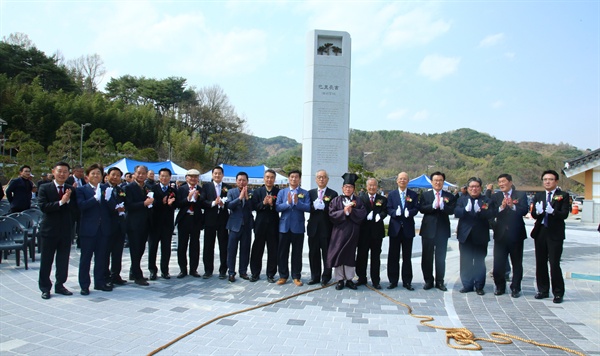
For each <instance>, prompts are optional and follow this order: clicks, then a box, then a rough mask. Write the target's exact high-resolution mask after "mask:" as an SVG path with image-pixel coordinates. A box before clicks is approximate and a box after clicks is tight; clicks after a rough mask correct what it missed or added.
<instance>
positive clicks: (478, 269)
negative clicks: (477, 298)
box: [458, 237, 487, 291]
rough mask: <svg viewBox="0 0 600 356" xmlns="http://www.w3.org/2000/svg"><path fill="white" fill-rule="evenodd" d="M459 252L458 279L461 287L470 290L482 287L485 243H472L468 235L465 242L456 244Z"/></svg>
mask: <svg viewBox="0 0 600 356" xmlns="http://www.w3.org/2000/svg"><path fill="white" fill-rule="evenodd" d="M458 250H459V252H460V280H461V282H462V285H463V287H464V288H465V289H466V290H468V291H471V290H473V288H475V289H483V287H484V286H485V256H487V243H485V244H481V245H478V244H474V243H472V242H471V241H470V237H469V238H467V240H466V241H465V242H461V243H459V244H458Z"/></svg>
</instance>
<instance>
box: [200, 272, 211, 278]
mask: <svg viewBox="0 0 600 356" xmlns="http://www.w3.org/2000/svg"><path fill="white" fill-rule="evenodd" d="M210 277H212V273H204V274H203V275H202V278H204V279H209V278H210Z"/></svg>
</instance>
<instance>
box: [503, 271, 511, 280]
mask: <svg viewBox="0 0 600 356" xmlns="http://www.w3.org/2000/svg"><path fill="white" fill-rule="evenodd" d="M504 279H505V280H506V281H507V282H510V273H507V274H505V275H504Z"/></svg>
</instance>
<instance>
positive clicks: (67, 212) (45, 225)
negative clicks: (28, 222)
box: [38, 162, 77, 299]
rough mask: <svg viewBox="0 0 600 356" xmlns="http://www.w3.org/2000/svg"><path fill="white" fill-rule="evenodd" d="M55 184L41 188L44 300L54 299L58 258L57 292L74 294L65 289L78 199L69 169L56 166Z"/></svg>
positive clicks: (41, 265) (62, 165) (41, 272)
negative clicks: (68, 181) (70, 183)
mask: <svg viewBox="0 0 600 356" xmlns="http://www.w3.org/2000/svg"><path fill="white" fill-rule="evenodd" d="M52 173H53V174H54V182H53V184H44V185H43V186H42V187H40V192H39V197H38V204H39V206H40V209H41V210H42V212H43V213H44V214H43V216H42V220H41V223H40V230H39V231H38V233H39V234H40V237H41V241H42V242H41V243H42V246H41V247H42V249H41V250H42V253H41V258H40V275H39V281H38V284H39V288H40V290H41V291H42V299H50V289H52V282H51V281H50V273H51V272H52V262H53V260H54V255H55V254H56V285H55V286H54V292H55V293H57V294H62V295H72V294H73V293H72V292H70V291H69V290H67V288H65V286H64V283H65V282H66V281H67V275H68V271H69V254H70V252H71V229H70V227H71V226H72V225H73V217H74V216H75V215H76V214H77V199H76V194H75V190H74V189H73V187H72V186H70V185H68V184H65V181H66V179H67V177H68V176H69V165H68V164H67V163H65V162H59V163H57V164H56V165H54V168H53V170H52Z"/></svg>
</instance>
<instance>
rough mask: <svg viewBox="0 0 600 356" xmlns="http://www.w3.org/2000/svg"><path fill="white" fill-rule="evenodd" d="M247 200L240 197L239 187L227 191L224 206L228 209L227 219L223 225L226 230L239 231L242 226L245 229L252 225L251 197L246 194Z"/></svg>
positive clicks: (250, 227)
mask: <svg viewBox="0 0 600 356" xmlns="http://www.w3.org/2000/svg"><path fill="white" fill-rule="evenodd" d="M248 198H249V199H248V200H246V201H242V199H240V189H239V188H233V189H229V191H228V192H227V202H226V203H225V208H227V209H229V219H228V220H227V225H226V226H225V227H226V228H227V230H231V231H234V232H240V231H241V230H242V226H243V227H244V228H245V229H252V228H253V227H254V217H253V216H252V197H251V195H250V194H248Z"/></svg>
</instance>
